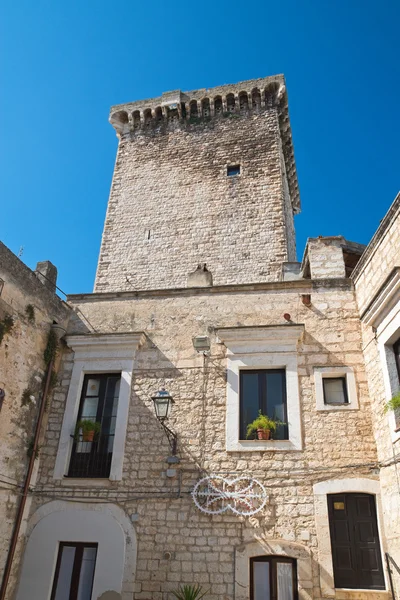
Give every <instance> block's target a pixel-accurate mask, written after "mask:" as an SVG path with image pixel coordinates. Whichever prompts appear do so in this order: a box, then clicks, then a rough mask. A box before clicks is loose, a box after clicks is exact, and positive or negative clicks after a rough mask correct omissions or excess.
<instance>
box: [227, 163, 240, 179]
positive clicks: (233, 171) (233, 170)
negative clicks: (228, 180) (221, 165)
mask: <svg viewBox="0 0 400 600" xmlns="http://www.w3.org/2000/svg"><path fill="white" fill-rule="evenodd" d="M226 174H227V176H228V177H233V176H234V175H240V165H231V166H228V167H227V169H226Z"/></svg>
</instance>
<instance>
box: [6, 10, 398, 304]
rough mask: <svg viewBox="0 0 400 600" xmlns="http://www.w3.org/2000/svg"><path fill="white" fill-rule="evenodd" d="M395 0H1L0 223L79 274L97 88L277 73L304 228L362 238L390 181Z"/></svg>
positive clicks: (393, 169)
mask: <svg viewBox="0 0 400 600" xmlns="http://www.w3.org/2000/svg"><path fill="white" fill-rule="evenodd" d="M399 18H400V4H399V3H398V2H397V1H396V0H381V1H380V2H377V1H376V0H374V1H372V0H279V1H278V2H277V1H276V0H273V1H272V0H254V1H253V2H251V3H244V2H239V1H238V0H232V1H231V2H229V3H218V2H209V3H207V2H202V3H198V2H186V3H182V2H180V3H179V2H175V3H171V2H165V1H164V2H161V1H160V0H154V1H153V2H151V3H146V2H140V3H139V2H128V1H126V0H120V1H119V2H118V3H116V2H111V1H109V2H105V1H103V0H97V1H96V2H95V1H94V0H80V1H76V0H69V1H68V2H61V1H60V0H58V1H57V0H53V2H51V1H50V0H48V1H43V0H36V1H35V2H32V1H31V0H19V1H14V2H11V0H6V1H5V2H3V3H2V6H1V8H0V54H1V57H2V59H1V62H0V78H1V86H0V89H1V91H0V118H1V132H2V135H1V139H0V153H1V156H0V159H1V169H2V172H1V177H0V187H1V199H2V200H1V216H0V239H2V241H3V242H4V243H5V244H6V245H7V246H8V247H9V248H10V249H11V250H12V251H13V252H15V253H18V251H19V249H20V247H21V246H23V248H24V251H23V255H22V260H24V261H25V262H26V264H27V265H28V266H29V267H31V268H34V267H35V264H36V262H37V261H38V260H46V259H49V260H51V261H52V262H54V263H55V264H56V265H57V267H58V269H59V285H60V287H61V288H62V289H63V290H65V291H66V292H67V293H78V292H90V291H91V290H92V287H93V280H94V275H95V269H96V263H97V256H98V251H99V247H100V240H101V233H102V228H103V221H104V216H105V211H106V205H107V199H108V193H109V188H110V183H111V177H112V171H113V166H114V160H115V152H116V148H117V139H116V137H115V133H114V130H113V129H112V127H111V126H110V125H109V124H108V121H107V119H108V110H109V107H110V106H111V105H112V104H117V103H120V102H128V101H133V100H138V99H142V98H149V97H152V96H157V95H160V94H161V93H162V92H163V91H167V90H173V89H182V90H190V89H196V88H201V87H213V86H215V85H221V84H223V83H234V82H237V81H241V80H244V79H252V78H255V77H264V76H267V75H273V74H276V73H284V74H285V76H286V80H287V87H288V93H289V110H290V116H291V124H292V131H293V139H294V148H295V157H296V162H297V170H298V177H299V184H300V194H301V199H302V213H301V215H299V216H298V217H296V229H297V246H298V257H299V258H301V256H302V253H303V249H304V244H305V241H306V239H307V237H310V236H317V235H337V234H342V235H344V236H346V237H347V238H348V239H350V240H353V241H358V242H363V243H367V242H368V240H369V239H370V238H371V236H372V234H373V232H374V231H375V229H376V227H377V226H378V224H379V221H380V219H382V217H383V216H384V214H385V212H386V210H387V209H388V207H389V206H390V204H391V202H392V201H393V199H394V197H395V195H396V193H397V192H398V190H399V188H400V175H399V148H400V144H399V139H400V122H399V98H400V60H399V58H400V42H399V36H398V23H399Z"/></svg>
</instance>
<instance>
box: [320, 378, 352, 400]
mask: <svg viewBox="0 0 400 600" xmlns="http://www.w3.org/2000/svg"><path fill="white" fill-rule="evenodd" d="M322 384H323V387H324V402H325V404H347V403H348V401H349V399H348V397H347V385H346V377H323V379H322Z"/></svg>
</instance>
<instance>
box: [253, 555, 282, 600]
mask: <svg viewBox="0 0 400 600" xmlns="http://www.w3.org/2000/svg"><path fill="white" fill-rule="evenodd" d="M253 600H270V584H269V563H268V562H257V561H254V562H253ZM279 600H280V599H279Z"/></svg>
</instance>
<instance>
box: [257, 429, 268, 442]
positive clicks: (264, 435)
mask: <svg viewBox="0 0 400 600" xmlns="http://www.w3.org/2000/svg"><path fill="white" fill-rule="evenodd" d="M257 439H258V440H269V439H271V431H270V430H269V429H257Z"/></svg>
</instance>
